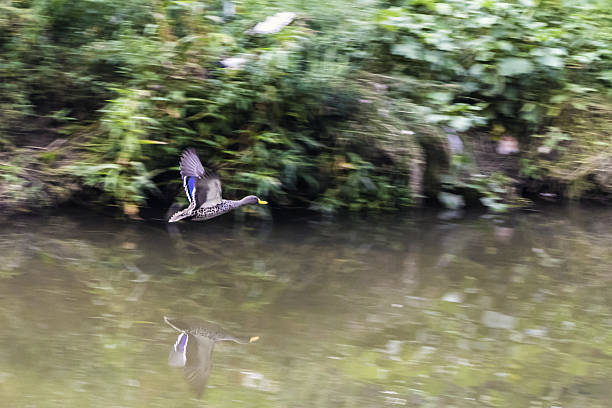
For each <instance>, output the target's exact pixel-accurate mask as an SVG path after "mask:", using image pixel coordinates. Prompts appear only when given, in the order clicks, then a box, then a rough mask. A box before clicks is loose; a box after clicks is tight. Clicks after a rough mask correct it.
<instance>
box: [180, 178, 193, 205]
mask: <svg viewBox="0 0 612 408" xmlns="http://www.w3.org/2000/svg"><path fill="white" fill-rule="evenodd" d="M195 184H196V177H194V176H185V177H183V187H185V193H186V194H187V198H188V199H189V202H190V203H191V202H193V200H194V197H195Z"/></svg>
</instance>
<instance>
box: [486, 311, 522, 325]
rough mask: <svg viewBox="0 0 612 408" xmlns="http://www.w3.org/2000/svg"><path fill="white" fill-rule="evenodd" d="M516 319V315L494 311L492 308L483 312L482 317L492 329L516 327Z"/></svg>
mask: <svg viewBox="0 0 612 408" xmlns="http://www.w3.org/2000/svg"><path fill="white" fill-rule="evenodd" d="M516 320H517V319H515V318H514V317H512V316H509V315H506V314H503V313H498V312H493V311H491V310H487V311H485V312H484V313H483V314H482V318H481V319H480V321H481V323H482V324H484V325H485V326H487V327H490V328H492V329H506V330H510V329H514V327H515V326H516Z"/></svg>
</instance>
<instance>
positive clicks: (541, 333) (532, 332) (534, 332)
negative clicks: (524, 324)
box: [525, 327, 548, 338]
mask: <svg viewBox="0 0 612 408" xmlns="http://www.w3.org/2000/svg"><path fill="white" fill-rule="evenodd" d="M525 334H526V335H527V336H531V337H540V338H542V337H545V336H546V335H547V334H548V330H546V328H545V327H538V328H535V329H527V330H525Z"/></svg>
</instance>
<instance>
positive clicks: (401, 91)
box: [0, 0, 612, 211]
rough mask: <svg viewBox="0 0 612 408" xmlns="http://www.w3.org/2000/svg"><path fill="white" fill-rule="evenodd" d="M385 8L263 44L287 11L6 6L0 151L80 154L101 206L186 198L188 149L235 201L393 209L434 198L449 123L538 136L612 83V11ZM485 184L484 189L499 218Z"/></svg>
mask: <svg viewBox="0 0 612 408" xmlns="http://www.w3.org/2000/svg"><path fill="white" fill-rule="evenodd" d="M391 3H392V6H391V5H390V4H388V2H384V3H377V2H372V3H368V4H361V5H360V6H359V7H354V5H353V3H352V2H348V1H345V0H335V1H334V2H332V3H330V4H319V3H316V2H314V3H304V2H301V1H299V2H298V1H296V2H289V3H287V2H284V3H283V4H282V6H283V9H282V10H292V11H296V12H298V13H299V15H298V17H297V19H296V20H295V21H294V22H293V23H292V24H291V25H289V26H287V27H285V28H284V29H283V30H281V31H280V32H278V33H276V34H272V35H251V34H248V33H247V31H248V29H249V28H250V27H252V26H253V25H254V24H256V23H257V22H259V21H262V19H263V18H264V17H265V16H267V15H271V14H273V13H274V12H276V11H279V4H277V3H276V2H272V1H269V2H263V3H262V2H252V1H245V2H241V3H237V6H238V12H237V14H236V15H235V16H233V17H226V16H224V14H223V11H222V4H221V2H212V3H204V2H198V1H181V2H179V1H159V2H152V1H148V0H138V1H133V2H121V1H118V0H108V1H98V0H77V1H65V0H40V1H34V2H27V1H8V2H4V3H2V4H1V5H0V55H2V57H3V58H2V59H0V143H1V144H3V145H5V146H9V147H12V146H21V145H30V144H32V141H31V140H32V137H30V136H29V135H32V134H37V133H39V132H40V130H41V129H44V130H45V132H51V133H52V134H55V135H59V134H63V135H68V137H69V142H68V143H69V145H70V146H71V148H72V149H73V150H74V151H78V154H75V155H74V157H73V163H71V164H70V165H69V166H68V167H66V168H65V170H67V171H70V172H74V174H76V175H77V176H78V177H79V178H80V179H81V183H82V185H88V186H95V187H96V188H99V189H100V190H101V191H102V192H103V193H104V194H102V195H101V196H100V198H101V199H102V201H104V202H106V201H107V200H108V199H109V198H110V199H111V200H112V201H114V202H116V203H120V204H121V203H122V204H127V205H139V206H140V205H144V204H145V202H146V199H147V197H149V196H150V194H151V193H152V192H155V191H157V189H158V188H159V189H160V190H161V193H162V194H163V195H164V196H165V197H170V196H172V195H174V194H175V193H176V192H178V191H180V187H179V183H180V180H178V178H177V177H176V173H175V170H176V162H177V157H178V155H179V153H180V151H181V150H182V149H183V148H185V147H187V146H194V147H196V148H197V149H198V151H199V152H200V155H201V157H202V158H203V159H204V161H205V162H206V163H205V164H207V165H212V166H214V167H219V168H220V169H219V171H220V173H221V175H222V176H223V179H224V189H225V192H226V193H227V195H228V196H229V197H237V196H238V195H240V194H244V193H247V192H248V193H255V194H258V195H261V196H266V197H269V198H270V199H272V201H273V202H275V203H277V204H282V205H297V206H310V207H313V208H316V209H318V210H321V211H335V210H337V209H340V208H343V209H348V210H355V211H357V210H362V209H369V210H390V209H395V208H401V207H403V206H409V205H413V204H414V203H416V202H417V201H418V199H419V198H420V197H421V195H422V194H423V190H426V191H428V192H431V191H433V192H435V191H436V190H438V191H439V190H440V186H436V183H439V175H437V174H429V173H428V172H433V173H436V172H443V171H446V165H445V164H444V163H443V162H444V160H445V159H439V157H440V155H439V154H437V153H436V152H438V151H442V150H444V147H443V146H444V145H445V144H446V140H445V139H444V137H443V136H441V135H440V132H439V131H437V130H436V127H437V126H439V125H443V124H444V125H449V126H452V127H453V128H455V129H456V130H457V131H460V132H467V131H469V130H470V129H473V128H475V127H482V126H487V125H489V124H492V123H495V124H498V125H499V124H502V123H503V124H504V126H505V128H507V129H511V130H513V131H515V132H517V133H518V134H540V133H542V132H540V130H541V129H542V128H543V127H545V126H547V125H549V124H550V122H551V120H554V118H556V117H558V116H559V115H560V114H561V110H562V107H563V106H564V104H566V103H567V101H569V100H571V101H572V103H573V104H574V105H575V106H576V108H577V109H578V108H580V104H581V101H582V100H583V98H584V97H586V96H588V95H589V94H591V93H594V92H597V90H600V89H603V88H604V87H606V86H609V85H610V75H609V73H610V72H612V67H611V64H610V56H611V53H610V49H612V44H611V41H610V38H612V33H611V29H610V27H611V24H609V23H610V17H609V15H607V14H606V13H602V10H604V9H606V8H605V7H604V6H605V4H603V2H598V1H596V0H593V1H590V2H587V3H586V5H584V6H577V5H571V4H560V3H558V2H553V1H543V2H541V3H538V4H535V3H534V2H531V1H527V0H523V1H518V2H515V1H508V2H488V1H484V2H483V1H479V0H478V1H477V0H470V1H467V2H464V1H458V0H447V1H444V2H433V1H412V0H410V1H409V0H406V1H398V2H391ZM337 16H346V18H337ZM229 57H233V58H241V59H242V60H241V61H242V62H241V63H239V64H238V65H239V66H238V67H234V68H232V67H226V66H224V63H223V61H224V60H225V59H227V58H229ZM34 139H36V137H34ZM39 139H40V141H38V144H37V143H34V144H35V145H37V146H39V147H44V146H45V144H46V143H45V142H47V143H48V141H49V140H47V139H45V138H43V137H39ZM549 139H550V142H549V144H550V143H552V144H555V143H556V144H555V146H556V145H558V144H559V143H561V144H562V143H563V141H562V140H557V139H554V138H553V139H554V140H556V141H553V139H551V138H549ZM551 148H552V146H551ZM432 149H433V150H432ZM434 157H435V158H436V159H433V158H434ZM426 160H430V161H431V160H441V162H440V163H431V162H428V163H426V162H425V161H426ZM532 162H533V160H532ZM427 169H429V170H427ZM432 169H434V170H432ZM472 173H473V174H478V171H477V169H474V171H473V172H472ZM430 176H431V177H432V179H431V180H429V179H428V178H430ZM7 177H8V176H7ZM170 180H172V181H170ZM463 181H465V179H463ZM470 183H471V182H470ZM491 183H493V182H492V181H491V182H489V181H486V182H483V183H476V185H478V186H479V187H478V188H475V190H476V191H478V194H479V195H480V196H481V198H485V199H487V201H486V202H487V203H489V204H491V202H490V200H488V199H489V198H491V197H489V195H488V194H490V193H492V190H487V188H489V187H490V186H491ZM430 184H432V185H433V187H432V186H429V185H430ZM493 184H495V183H493ZM424 185H425V188H424V187H423V186H424ZM486 186H489V187H486ZM443 187H444V188H446V189H447V191H452V190H453V189H455V187H456V188H464V187H465V186H463V187H462V186H459V185H457V186H452V185H450V184H448V183H447V185H445V186H443ZM430 190H431V191H430ZM493 193H494V192H493ZM495 200H496V199H494V201H495ZM495 202H496V201H495Z"/></svg>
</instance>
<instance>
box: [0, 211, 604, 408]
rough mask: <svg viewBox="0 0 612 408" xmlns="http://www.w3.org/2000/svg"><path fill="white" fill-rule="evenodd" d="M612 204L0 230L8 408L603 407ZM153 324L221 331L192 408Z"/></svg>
mask: <svg viewBox="0 0 612 408" xmlns="http://www.w3.org/2000/svg"><path fill="white" fill-rule="evenodd" d="M611 227H612V211H610V210H604V209H598V208H595V209H556V210H550V209H547V210H546V211H545V212H542V213H541V212H533V213H520V214H514V215H509V216H506V217H503V218H489V217H481V216H472V217H467V218H465V219H462V220H453V221H442V220H439V219H438V218H436V217H435V216H427V215H418V216H417V215H401V216H400V215H395V216H389V217H377V218H368V219H360V220H351V219H347V220H343V221H326V220H320V219H313V218H312V217H310V218H309V217H300V216H294V217H291V218H287V217H284V218H283V219H275V221H274V222H271V221H256V220H251V219H248V218H247V219H246V221H244V220H243V221H240V219H237V218H236V217H235V216H234V215H227V216H224V217H220V218H218V219H215V220H212V221H209V222H203V223H179V224H177V225H173V226H172V227H171V228H170V229H168V226H167V225H165V224H163V223H161V222H160V223H154V222H149V223H145V222H126V221H118V220H113V219H104V218H102V219H101V218H100V216H98V215H95V214H85V215H83V214H77V215H71V216H48V217H26V218H17V219H10V220H4V221H2V223H1V224H0V324H1V325H2V328H1V329H0V406H2V407H69V408H72V407H75V408H76V407H80V408H81V407H198V406H211V407H212V406H215V407H230V406H231V407H333V408H338V407H385V406H389V407H391V406H408V407H415V406H417V407H483V406H492V407H610V406H611V404H612V402H611V401H612V387H611V384H612V383H611V381H612V380H611V378H612V228H611ZM164 316H169V317H178V318H182V317H185V316H194V317H199V318H202V319H206V320H209V321H213V322H215V323H217V324H218V325H220V326H222V327H223V328H224V329H225V330H227V331H229V332H231V333H233V334H236V335H240V336H258V337H259V340H258V341H256V342H254V343H252V344H246V345H242V344H235V343H230V342H222V343H218V344H217V346H216V347H215V350H214V353H213V356H212V370H211V373H210V377H209V381H208V388H207V389H206V391H205V393H204V395H203V396H202V398H201V399H198V398H195V395H194V394H193V393H192V392H191V391H190V390H189V387H188V384H187V383H186V381H185V380H184V378H183V373H182V369H180V368H173V367H170V366H168V353H169V351H170V349H171V347H172V346H173V345H174V343H175V342H176V340H177V334H178V333H177V332H175V331H174V330H173V329H172V328H171V327H169V326H168V325H166V324H165V323H164V320H163V319H164Z"/></svg>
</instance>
